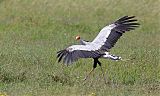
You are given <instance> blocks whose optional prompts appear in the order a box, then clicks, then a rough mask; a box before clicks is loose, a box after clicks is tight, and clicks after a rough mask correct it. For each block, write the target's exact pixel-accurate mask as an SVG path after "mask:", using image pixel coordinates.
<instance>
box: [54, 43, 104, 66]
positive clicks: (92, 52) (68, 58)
mask: <svg viewBox="0 0 160 96" xmlns="http://www.w3.org/2000/svg"><path fill="white" fill-rule="evenodd" d="M93 47H94V46H93V45H72V46H70V47H68V48H66V49H64V50H61V51H58V52H57V58H58V62H60V61H62V59H63V63H65V64H71V63H72V62H74V61H76V60H78V59H79V58H98V57H100V56H102V55H104V53H102V52H101V51H99V50H96V49H94V48H93Z"/></svg>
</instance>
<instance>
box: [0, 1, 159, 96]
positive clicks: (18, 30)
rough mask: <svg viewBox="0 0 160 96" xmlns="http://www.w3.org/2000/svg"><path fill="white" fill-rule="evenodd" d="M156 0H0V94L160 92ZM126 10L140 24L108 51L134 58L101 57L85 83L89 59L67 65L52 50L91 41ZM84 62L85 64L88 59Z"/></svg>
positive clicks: (152, 95) (151, 95)
mask: <svg viewBox="0 0 160 96" xmlns="http://www.w3.org/2000/svg"><path fill="white" fill-rule="evenodd" d="M159 3H160V1H159V0H115V1H113V0H90V1H89V0H86V1H84V0H0V13H1V14H0V94H7V95H8V96H146V95H147V96H158V95H159V94H160V93H159V92H160V62H159V58H160V57H159V52H160V49H159V48H160V39H159V37H160V34H159V32H160V27H159V26H160V22H159V21H160V5H159ZM124 15H135V16H137V19H138V20H139V23H140V24H141V26H140V28H137V29H136V30H135V31H132V32H128V33H126V34H125V35H124V36H123V37H122V38H121V39H120V40H119V41H118V43H117V44H116V46H115V47H114V48H113V49H112V51H111V53H113V54H117V55H120V56H122V58H129V59H132V60H130V61H127V62H122V61H120V62H114V61H111V60H103V59H102V60H101V62H103V65H102V66H103V68H104V69H105V71H106V76H107V77H108V79H109V80H111V84H109V85H107V86H106V85H104V81H103V78H102V75H101V71H100V68H99V67H98V68H97V69H96V70H95V72H94V75H93V76H91V77H90V79H89V80H88V81H87V83H86V84H85V85H82V83H83V82H82V79H83V78H84V76H85V75H86V74H87V72H88V71H89V70H90V69H91V68H92V60H91V59H81V60H79V61H78V62H76V63H74V64H73V65H71V66H69V67H67V66H65V65H62V64H58V63H57V61H56V52H57V51H58V50H60V49H63V48H65V47H67V46H69V45H72V44H77V42H76V41H75V40H74V38H75V36H76V35H81V37H83V38H84V39H86V40H90V41H91V40H93V39H94V37H95V36H96V35H97V34H98V31H99V30H100V29H101V28H102V27H104V25H106V24H110V23H111V22H113V21H114V20H116V19H117V18H119V17H121V16H124ZM86 63H87V64H86Z"/></svg>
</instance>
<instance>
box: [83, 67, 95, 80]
mask: <svg viewBox="0 0 160 96" xmlns="http://www.w3.org/2000/svg"><path fill="white" fill-rule="evenodd" d="M94 69H95V68H92V70H91V71H90V72H89V73H88V74H87V76H86V77H85V78H84V81H85V80H87V78H88V77H89V76H90V74H91V73H92V72H93V71H94Z"/></svg>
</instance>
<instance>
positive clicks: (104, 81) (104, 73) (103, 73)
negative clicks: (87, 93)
mask: <svg viewBox="0 0 160 96" xmlns="http://www.w3.org/2000/svg"><path fill="white" fill-rule="evenodd" d="M97 63H98V64H99V66H100V68H101V71H102V75H103V79H104V83H105V84H107V83H108V82H107V81H106V77H105V75H104V74H105V72H104V71H103V68H102V66H101V62H99V61H98V60H97Z"/></svg>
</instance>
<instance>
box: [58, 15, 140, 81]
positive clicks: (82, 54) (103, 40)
mask: <svg viewBox="0 0 160 96" xmlns="http://www.w3.org/2000/svg"><path fill="white" fill-rule="evenodd" d="M134 18H135V16H124V17H122V18H120V19H118V20H116V21H115V22H113V23H111V24H110V25H108V26H105V27H104V28H103V29H101V31H100V32H99V34H98V35H97V37H96V38H95V39H94V40H93V41H92V42H87V41H85V40H82V39H80V36H76V40H80V43H81V44H80V45H72V46H69V47H68V48H65V49H63V50H60V51H58V52H57V58H58V62H60V61H62V59H63V63H64V64H67V65H69V64H72V63H73V62H74V61H77V60H78V59H79V58H93V60H94V63H93V69H92V70H91V71H90V72H89V74H88V75H87V76H86V77H85V79H84V80H86V79H87V77H88V76H89V75H90V74H91V72H93V71H94V69H95V68H96V67H97V64H98V65H99V66H100V68H101V70H102V67H101V62H100V61H99V60H98V59H99V58H109V59H112V60H116V61H117V60H122V58H121V57H119V56H115V55H112V54H110V53H109V52H110V49H111V48H112V47H114V45H115V43H116V42H117V41H118V39H119V38H120V37H121V36H122V35H123V34H124V33H125V32H126V31H130V30H134V29H135V28H136V27H138V26H139V25H140V24H139V23H137V19H134ZM102 74H103V77H104V72H103V70H102ZM104 80H105V77H104ZM105 82H106V80H105Z"/></svg>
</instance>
